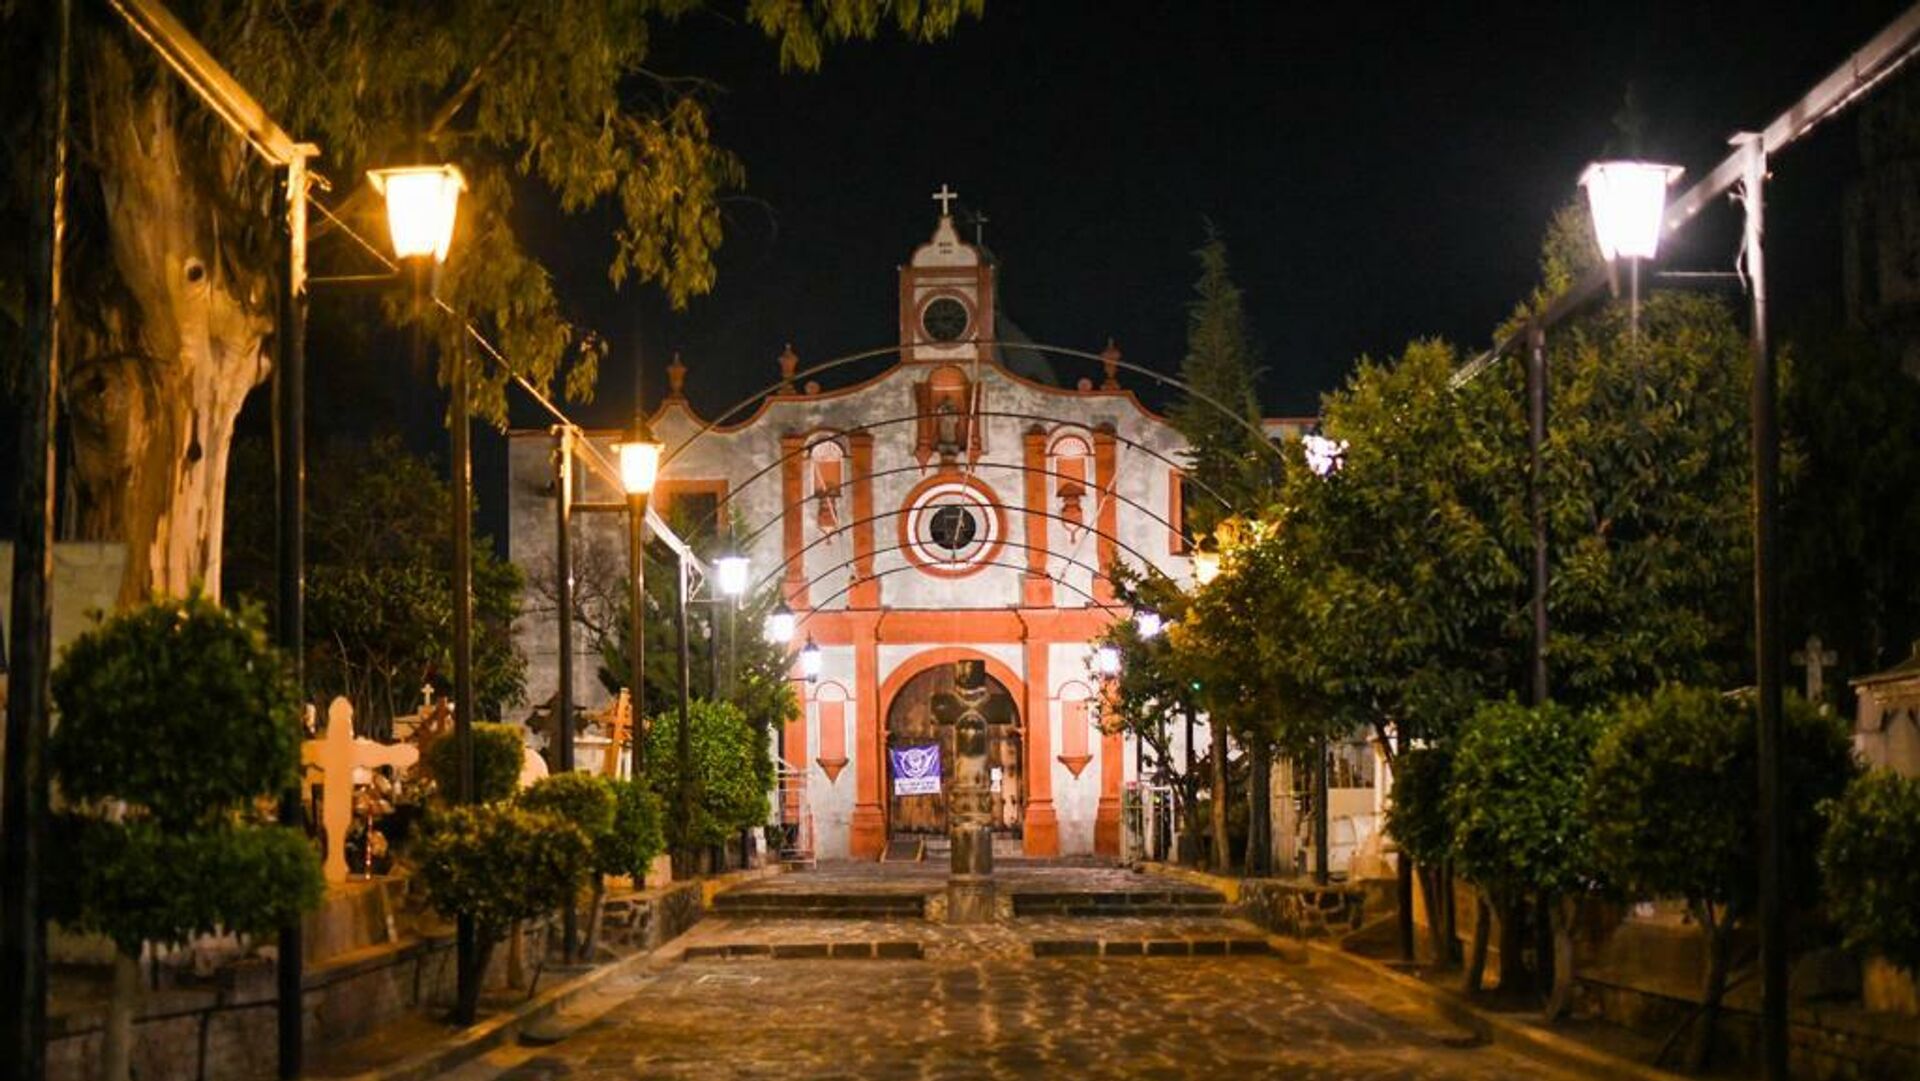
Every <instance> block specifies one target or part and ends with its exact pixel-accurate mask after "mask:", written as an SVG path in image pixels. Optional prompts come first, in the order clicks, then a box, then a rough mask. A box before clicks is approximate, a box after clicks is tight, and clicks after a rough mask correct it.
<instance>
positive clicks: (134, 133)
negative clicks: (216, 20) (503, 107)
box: [66, 34, 273, 606]
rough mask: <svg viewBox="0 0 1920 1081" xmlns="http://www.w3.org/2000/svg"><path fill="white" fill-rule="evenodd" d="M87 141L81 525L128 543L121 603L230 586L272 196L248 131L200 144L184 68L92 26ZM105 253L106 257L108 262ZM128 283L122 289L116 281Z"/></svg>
mask: <svg viewBox="0 0 1920 1081" xmlns="http://www.w3.org/2000/svg"><path fill="white" fill-rule="evenodd" d="M88 52H89V56H90V61H91V62H90V64H89V72H88V78H87V79H86V80H85V82H84V85H85V86H86V88H87V95H88V116H89V118H90V121H91V127H90V131H89V132H88V145H89V149H90V153H91V157H92V160H93V162H94V165H95V170H96V171H95V172H94V174H93V175H94V176H95V177H97V180H98V184H99V191H100V197H101V205H102V207H103V209H104V211H105V216H106V230H105V237H104V240H105V243H104V249H105V250H104V252H103V253H101V254H100V255H99V256H96V260H97V261H96V263H95V265H94V266H93V267H91V268H89V269H90V270H91V271H92V272H93V274H94V280H95V281H96V282H100V281H103V280H104V281H105V282H107V285H105V286H104V287H98V288H94V289H91V290H89V291H87V295H86V296H85V297H84V298H76V300H77V303H76V305H75V308H76V309H77V310H76V312H75V313H74V314H73V315H72V316H71V317H70V322H71V324H72V326H71V329H72V330H73V331H74V333H73V340H74V343H75V349H74V350H73V352H72V353H71V354H70V358H69V369H68V371H67V373H66V381H67V394H66V403H67V406H68V410H69V414H70V416H71V418H72V421H73V427H72V431H73V439H74V461H73V465H74V479H75V482H76V485H77V487H78V492H79V496H80V527H81V532H82V533H83V535H85V536H88V537H91V538H97V539H114V538H118V539H120V540H122V541H124V542H125V543H126V545H127V566H126V573H125V575H124V577H123V578H122V579H121V585H120V597H119V600H120V603H121V604H122V605H123V606H124V605H128V604H132V603H137V602H139V601H142V600H144V599H145V598H146V597H147V596H148V595H149V594H150V593H152V592H156V591H157V592H161V593H165V594H169V595H180V594H184V593H186V592H187V591H188V590H189V589H190V588H192V587H193V586H194V585H195V584H196V583H198V584H202V585H203V586H204V587H205V589H206V591H207V592H208V593H209V594H211V595H215V596H217V595H218V593H219V589H220V550H221V540H222V529H221V526H222V517H223V514H224V510H225V503H226V483H227V452H228V449H229V446H230V444H231V442H232V439H233V425H234V419H235V417H237V416H238V414H239V412H240V406H241V404H242V402H243V401H244V400H245V399H246V396H247V393H248V391H250V390H251V389H252V388H253V387H255V386H257V385H259V384H260V383H261V382H262V381H264V380H265V379H266V378H267V375H268V372H269V362H268V354H267V350H266V348H265V347H266V343H267V338H268V336H269V334H270V333H271V331H272V329H273V323H272V319H271V311H272V297H273V289H272V288H271V285H270V278H269V275H267V274H265V273H262V272H261V271H260V266H261V265H262V264H261V260H262V259H263V258H264V253H265V249H264V246H263V247H262V249H261V250H258V251H252V252H250V251H248V250H246V248H245V245H246V243H247V240H248V238H249V237H255V238H257V237H264V236H267V235H270V233H271V223H272V221H273V218H272V213H273V202H272V200H271V199H270V198H269V199H263V200H260V201H259V203H258V204H257V205H242V202H241V200H242V199H244V194H236V193H245V192H249V191H261V192H264V191H267V190H269V189H268V187H267V186H266V185H263V184H261V183H259V180H260V177H259V174H258V173H257V172H253V171H251V170H257V169H258V166H254V165H252V164H250V163H249V162H248V160H247V157H246V151H245V149H244V147H243V146H242V145H241V144H240V143H239V141H238V140H237V139H230V138H216V139H214V140H212V141H211V142H209V144H208V145H207V146H205V147H201V146H198V145H189V144H188V142H187V140H186V137H185V134H184V132H185V125H184V123H183V116H184V108H185V107H183V106H182V104H181V103H180V101H179V95H178V92H177V90H176V89H175V87H176V83H175V81H174V80H173V79H171V78H169V77H165V76H161V77H151V76H147V75H144V74H136V70H135V66H134V64H133V63H132V62H131V61H130V60H129V59H128V56H127V53H126V51H125V47H124V46H123V45H122V44H121V40H120V36H119V35H110V34H95V35H91V48H90V49H89V50H88ZM101 263H107V264H110V268H109V267H108V266H105V265H101ZM116 286H117V288H116Z"/></svg>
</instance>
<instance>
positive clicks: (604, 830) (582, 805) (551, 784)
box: [514, 772, 615, 880]
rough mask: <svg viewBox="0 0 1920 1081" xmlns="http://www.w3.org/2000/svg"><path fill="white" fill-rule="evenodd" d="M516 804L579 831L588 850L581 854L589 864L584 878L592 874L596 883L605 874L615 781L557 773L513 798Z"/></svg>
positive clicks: (592, 774)
mask: <svg viewBox="0 0 1920 1081" xmlns="http://www.w3.org/2000/svg"><path fill="white" fill-rule="evenodd" d="M514 803H515V804H516V805H517V806H520V807H524V808H526V809H527V810H529V811H532V812H534V813H535V814H544V815H550V816H552V817H554V818H557V819H559V820H560V821H562V822H565V823H567V824H568V825H570V826H572V827H573V828H574V829H577V830H579V831H580V832H581V834H582V835H583V836H585V837H586V839H587V845H586V848H585V849H584V850H582V852H581V858H582V859H584V860H585V861H586V865H585V866H584V867H582V868H581V873H582V876H583V877H584V876H585V875H592V876H594V877H595V879H596V880H597V878H598V876H599V875H600V874H602V873H603V869H602V868H601V867H600V866H599V859H598V857H599V855H600V851H601V849H602V848H604V847H606V846H608V844H609V843H610V838H611V836H612V834H613V819H614V812H615V805H614V793H613V786H612V782H610V781H608V780H607V779H606V778H605V777H601V776H600V775H598V774H594V773H578V772H576V773H556V774H553V775H552V776H549V777H543V778H541V779H540V780H538V781H535V782H533V784H531V785H529V786H528V787H527V788H526V790H525V791H522V792H520V793H519V794H518V795H517V796H515V797H514Z"/></svg>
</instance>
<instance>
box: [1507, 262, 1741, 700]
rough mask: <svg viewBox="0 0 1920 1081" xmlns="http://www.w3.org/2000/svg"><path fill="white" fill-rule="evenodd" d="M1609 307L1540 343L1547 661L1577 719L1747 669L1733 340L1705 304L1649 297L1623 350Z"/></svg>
mask: <svg viewBox="0 0 1920 1081" xmlns="http://www.w3.org/2000/svg"><path fill="white" fill-rule="evenodd" d="M1621 307H1622V306H1614V307H1611V308H1608V309H1606V310H1604V311H1602V312H1601V313H1599V314H1597V315H1595V316H1592V317H1589V318H1587V319H1583V320H1580V321H1577V322H1575V323H1573V324H1571V325H1570V326H1568V327H1567V328H1564V329H1562V330H1559V331H1557V332H1556V333H1555V335H1554V336H1553V337H1552V339H1551V340H1550V349H1549V353H1550V356H1549V361H1548V362H1549V364H1551V365H1552V366H1553V380H1554V382H1553V390H1552V393H1553V416H1552V419H1551V422H1550V423H1551V425H1552V427H1551V429H1550V437H1549V440H1548V446H1547V451H1546V466H1547V488H1546V492H1547V504H1548V514H1549V516H1550V521H1551V527H1550V528H1551V546H1552V547H1551V549H1550V558H1551V560H1552V565H1551V568H1550V573H1551V575H1552V578H1551V584H1550V586H1549V592H1548V604H1549V605H1550V606H1551V609H1552V620H1553V637H1552V642H1551V649H1552V658H1551V664H1552V670H1553V679H1554V687H1555V697H1556V699H1558V700H1560V701H1563V702H1565V703H1567V704H1568V705H1570V706H1573V707H1575V708H1584V707H1587V706H1595V705H1602V704H1604V703H1606V702H1609V701H1611V700H1612V699H1613V698H1615V697H1617V696H1618V695H1621V694H1631V693H1637V692H1640V691H1643V690H1645V689H1647V688H1649V687H1654V686H1657V685H1659V684H1660V683H1663V682H1681V683H1693V684H1699V685H1703V686H1726V685H1728V684H1731V683H1733V682H1735V681H1736V680H1738V679H1739V678H1740V675H1741V673H1743V672H1744V671H1745V665H1746V664H1747V662H1748V660H1749V658H1748V657H1747V656H1746V654H1745V645H1744V644H1745V641H1746V634H1747V628H1748V626H1749V624H1750V621H1751V609H1750V607H1749V606H1748V604H1747V603H1746V599H1747V594H1748V592H1749V589H1748V581H1749V576H1750V575H1751V574H1752V562H1751V559H1752V557H1751V551H1752V541H1751V529H1750V518H1751V506H1750V496H1749V492H1748V486H1747V475H1748V461H1747V426H1748V401H1747V399H1748V387H1749V385H1750V380H1749V367H1750V365H1749V362H1748V358H1747V341H1746V335H1745V334H1744V332H1743V331H1742V330H1741V329H1740V328H1739V327H1738V326H1736V325H1735V323H1734V321H1733V318H1732V315H1731V313H1730V312H1729V311H1728V309H1727V306H1726V305H1725V304H1724V303H1723V302H1721V301H1720V300H1718V299H1717V298H1712V297H1700V296H1693V295H1688V294H1680V293H1667V292H1657V293H1652V294H1650V295H1649V296H1647V298H1646V299H1645V302H1644V304H1643V310H1642V312H1641V335H1640V339H1639V341H1638V342H1637V343H1636V342H1632V341H1630V331H1629V329H1628V326H1627V317H1626V313H1625V312H1624V311H1622V310H1621ZM1513 367H1514V368H1516V369H1517V368H1518V367H1519V365H1513ZM1516 468H1519V467H1518V466H1516ZM1521 545H1522V542H1521V541H1520V540H1519V539H1518V538H1517V537H1516V539H1515V541H1514V547H1515V548H1516V550H1519V549H1520V548H1521ZM1514 637H1515V638H1517V639H1522V638H1524V633H1516V634H1515V635H1514Z"/></svg>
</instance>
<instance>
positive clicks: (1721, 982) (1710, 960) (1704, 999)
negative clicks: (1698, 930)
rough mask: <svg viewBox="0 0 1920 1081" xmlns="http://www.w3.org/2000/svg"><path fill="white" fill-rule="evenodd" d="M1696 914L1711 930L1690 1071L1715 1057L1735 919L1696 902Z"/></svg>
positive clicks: (1702, 1066) (1695, 1069)
mask: <svg viewBox="0 0 1920 1081" xmlns="http://www.w3.org/2000/svg"><path fill="white" fill-rule="evenodd" d="M1693 914H1694V917H1695V918H1696V919H1698V920H1699V921H1700V926H1701V927H1702V928H1704V929H1705V930H1706V932H1707V974H1706V980H1705V982H1704V983H1703V984H1702V985H1701V988H1700V1022H1699V1025H1698V1027H1696V1028H1695V1029H1694V1030H1693V1047H1692V1050H1690V1051H1689V1052H1688V1054H1687V1070H1688V1071H1689V1072H1691V1073H1700V1072H1701V1071H1703V1070H1705V1069H1706V1068H1707V1065H1708V1063H1709V1062H1711V1061H1712V1059H1713V1034H1714V1030H1715V1029H1716V1028H1717V1027H1718V1026H1719V1024H1720V1002H1721V1000H1722V999H1724V998H1725V997H1726V994H1727V932H1728V929H1729V928H1730V927H1731V926H1732V924H1733V920H1732V919H1730V918H1729V917H1728V916H1727V914H1726V913H1724V912H1723V913H1721V914H1720V919H1719V920H1717V921H1716V920H1715V919H1714V915H1713V909H1712V907H1711V906H1708V905H1695V906H1694V912H1693Z"/></svg>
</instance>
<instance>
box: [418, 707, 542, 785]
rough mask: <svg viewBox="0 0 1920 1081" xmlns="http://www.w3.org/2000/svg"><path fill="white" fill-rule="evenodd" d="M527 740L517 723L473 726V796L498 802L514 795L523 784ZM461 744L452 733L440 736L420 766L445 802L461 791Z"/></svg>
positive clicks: (430, 746) (430, 747) (429, 745)
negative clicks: (523, 765)
mask: <svg viewBox="0 0 1920 1081" xmlns="http://www.w3.org/2000/svg"><path fill="white" fill-rule="evenodd" d="M525 746H526V741H525V739H523V738H522V737H521V735H520V726H519V725H517V724H489V723H486V722H482V723H480V724H476V725H474V726H473V798H474V802H476V803H499V802H500V801H501V800H505V799H511V798H513V794H514V792H515V791H516V790H518V789H519V787H520V766H521V763H522V762H523V761H524V760H525V758H526V754H525V751H524V748H525ZM458 751H459V748H458V745H457V743H456V741H455V740H454V738H453V734H452V733H451V732H449V733H448V734H446V735H444V736H441V737H440V738H439V739H436V740H434V741H433V742H432V743H430V744H428V745H427V750H426V754H425V755H423V756H422V760H421V763H420V765H421V768H423V769H425V770H426V772H427V776H428V777H429V778H431V779H432V781H433V785H434V788H435V789H436V790H437V791H438V792H439V794H440V799H441V801H442V802H445V803H449V804H450V803H453V802H455V793H456V792H458V791H459V778H460V759H459V753H458Z"/></svg>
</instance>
